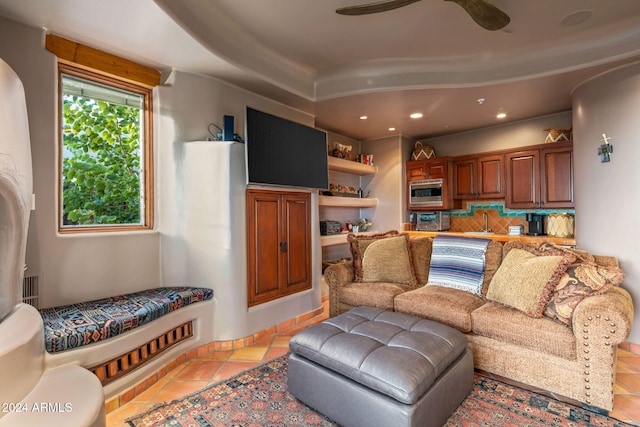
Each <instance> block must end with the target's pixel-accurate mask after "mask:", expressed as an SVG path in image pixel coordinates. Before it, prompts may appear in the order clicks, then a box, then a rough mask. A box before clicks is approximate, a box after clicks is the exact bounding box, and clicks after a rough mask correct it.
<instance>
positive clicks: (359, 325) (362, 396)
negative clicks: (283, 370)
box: [288, 307, 473, 427]
mask: <svg viewBox="0 0 640 427" xmlns="http://www.w3.org/2000/svg"><path fill="white" fill-rule="evenodd" d="M466 345H467V338H466V337H465V336H464V334H462V333H461V332H459V331H457V330H455V329H453V328H450V327H448V326H445V325H442V324H440V323H436V322H433V321H430V320H425V319H420V318H418V317H414V316H410V315H407V314H402V313H396V312H389V311H384V310H381V309H377V308H372V307H358V308H354V309H353V310H351V311H349V312H347V313H344V314H341V315H339V316H336V317H334V318H331V319H328V320H326V321H324V322H322V323H320V324H318V325H314V326H312V327H310V328H308V329H307V330H305V331H303V332H301V333H299V334H297V335H295V336H294V337H293V338H292V339H291V341H290V342H289V348H290V350H291V356H290V357H289V380H288V381H289V383H288V384H289V391H290V392H291V393H292V394H293V395H294V396H295V397H297V398H298V399H300V400H301V401H303V402H305V403H306V404H307V405H309V406H311V407H312V408H314V409H316V410H317V411H319V412H321V413H323V414H324V415H326V416H328V417H329V418H331V419H333V420H334V421H336V422H338V423H339V424H342V425H345V426H367V427H372V426H382V427H396V426H420V427H422V426H441V425H442V424H444V423H445V422H446V420H447V418H449V416H450V415H451V413H452V412H453V411H454V410H455V409H456V408H457V407H458V405H460V403H461V402H462V401H463V400H464V399H465V397H466V396H467V394H469V392H470V391H471V388H472V387H473V358H472V355H471V352H470V351H469V350H467V346H466Z"/></svg>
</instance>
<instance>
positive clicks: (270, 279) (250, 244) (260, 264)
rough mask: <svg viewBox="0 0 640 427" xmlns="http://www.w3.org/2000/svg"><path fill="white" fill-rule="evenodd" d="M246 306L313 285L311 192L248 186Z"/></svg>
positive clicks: (309, 287)
mask: <svg viewBox="0 0 640 427" xmlns="http://www.w3.org/2000/svg"><path fill="white" fill-rule="evenodd" d="M246 200H247V286H248V295H247V299H248V305H249V306H254V305H257V304H262V303H264V302H267V301H271V300H274V299H277V298H281V297H283V296H286V295H291V294H294V293H296V292H300V291H303V290H306V289H311V287H312V277H311V195H310V194H309V193H298V192H280V191H270V190H255V189H249V190H247V194H246Z"/></svg>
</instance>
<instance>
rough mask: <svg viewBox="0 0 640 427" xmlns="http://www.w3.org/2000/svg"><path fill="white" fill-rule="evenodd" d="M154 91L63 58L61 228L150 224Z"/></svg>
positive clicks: (99, 229) (114, 227)
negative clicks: (77, 65)
mask: <svg viewBox="0 0 640 427" xmlns="http://www.w3.org/2000/svg"><path fill="white" fill-rule="evenodd" d="M150 101H151V90H150V89H148V88H145V87H142V86H137V85H134V84H131V83H127V82H122V81H118V80H117V79H113V78H107V77H104V76H101V75H98V74H94V73H92V72H88V71H85V70H82V69H79V68H75V67H72V66H68V65H64V64H60V126H61V133H60V156H59V158H60V165H59V168H60V223H59V224H60V231H73V230H75V231H108V230H114V231H115V230H117V231H121V230H123V229H145V228H150V227H151V226H152V224H151V211H152V209H151V206H150V201H151V200H152V197H151V194H150V191H151V187H150V185H149V184H150V181H151V178H152V177H151V170H150V169H151V159H150V156H151V138H150V135H149V133H150V129H151V127H150V122H151V111H150V110H151V108H150V105H151V102H150Z"/></svg>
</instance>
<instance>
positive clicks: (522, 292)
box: [487, 249, 575, 318]
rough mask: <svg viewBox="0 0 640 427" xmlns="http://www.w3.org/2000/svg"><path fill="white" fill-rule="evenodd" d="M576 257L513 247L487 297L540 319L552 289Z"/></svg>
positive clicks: (494, 277)
mask: <svg viewBox="0 0 640 427" xmlns="http://www.w3.org/2000/svg"><path fill="white" fill-rule="evenodd" d="M574 261H575V256H570V255H567V256H558V255H551V256H536V255H534V254H532V253H530V252H528V251H525V250H523V249H511V250H510V251H509V252H508V253H507V254H506V256H505V257H504V259H503V260H502V264H500V267H499V268H498V271H496V273H495V275H494V276H493V279H491V283H490V285H489V290H488V291H487V299H489V300H492V301H495V302H497V303H500V304H503V305H507V306H509V307H513V308H515V309H518V310H520V311H522V312H523V313H525V314H526V315H528V316H531V317H536V318H540V317H542V314H543V312H544V309H545V306H546V305H547V303H548V302H549V297H550V295H551V291H552V290H553V289H554V288H555V286H556V285H557V284H558V282H559V281H560V278H561V277H562V275H563V274H564V272H565V271H566V270H567V268H568V267H569V265H570V264H571V263H572V262H574Z"/></svg>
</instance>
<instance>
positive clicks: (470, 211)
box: [450, 200, 575, 233]
mask: <svg viewBox="0 0 640 427" xmlns="http://www.w3.org/2000/svg"><path fill="white" fill-rule="evenodd" d="M462 206H463V207H464V208H463V209H456V210H452V211H450V213H451V229H450V231H455V232H464V231H480V230H482V229H483V228H484V218H483V215H482V214H483V213H485V212H486V213H487V214H488V215H489V228H491V230H492V231H493V232H495V233H508V232H509V227H510V226H512V225H522V226H523V227H524V231H525V233H526V231H527V221H526V214H527V213H537V214H542V215H548V214H553V213H568V214H572V215H573V214H575V212H574V209H507V208H505V206H504V200H464V201H463V202H462ZM546 229H547V228H546V217H545V230H546Z"/></svg>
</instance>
